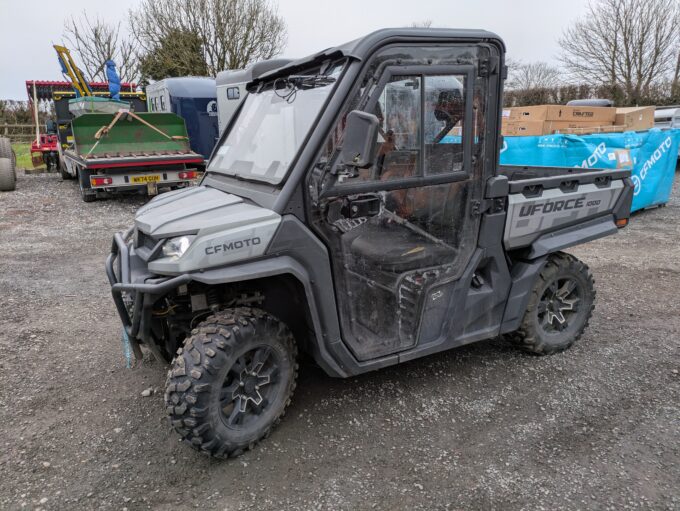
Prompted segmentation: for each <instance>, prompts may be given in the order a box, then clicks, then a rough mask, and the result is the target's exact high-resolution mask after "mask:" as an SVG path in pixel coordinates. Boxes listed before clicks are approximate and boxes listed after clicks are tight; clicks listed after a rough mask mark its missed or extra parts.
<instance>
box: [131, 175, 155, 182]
mask: <svg viewBox="0 0 680 511" xmlns="http://www.w3.org/2000/svg"><path fill="white" fill-rule="evenodd" d="M160 180H161V176H160V174H149V175H148V176H132V177H131V178H130V181H132V182H133V183H157V182H158V181H160Z"/></svg>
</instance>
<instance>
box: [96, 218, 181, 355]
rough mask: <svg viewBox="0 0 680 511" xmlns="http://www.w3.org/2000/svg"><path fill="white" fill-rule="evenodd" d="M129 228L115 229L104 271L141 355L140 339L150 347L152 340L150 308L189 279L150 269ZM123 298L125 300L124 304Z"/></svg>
mask: <svg viewBox="0 0 680 511" xmlns="http://www.w3.org/2000/svg"><path fill="white" fill-rule="evenodd" d="M131 235H132V229H129V230H128V231H125V232H123V233H116V234H114V236H113V243H112V244H111V253H110V254H109V255H108V257H107V258H106V275H107V277H108V279H109V284H111V294H112V295H113V302H114V304H115V305H116V310H117V311H118V315H119V316H120V319H121V321H122V323H123V328H124V329H125V331H126V332H127V335H128V338H129V339H130V342H131V343H132V348H133V350H134V352H135V356H136V357H137V358H141V350H140V349H139V342H140V341H141V342H143V343H145V344H147V345H149V347H150V348H151V349H152V350H153V349H154V348H155V345H154V344H153V342H150V341H151V311H152V308H153V305H154V303H155V302H156V301H157V300H158V298H160V297H161V296H163V295H164V294H166V293H168V292H169V291H172V290H174V289H177V288H178V287H179V286H181V285H183V284H187V283H188V282H189V281H190V280H191V276H190V275H188V274H184V275H179V276H177V277H164V276H158V275H154V274H151V273H149V271H148V269H147V267H146V263H145V262H144V261H143V260H142V259H141V258H140V257H139V256H138V255H137V254H136V253H135V249H134V247H133V245H132V241H131V239H130V238H131ZM126 298H128V299H129V300H128V304H129V305H126Z"/></svg>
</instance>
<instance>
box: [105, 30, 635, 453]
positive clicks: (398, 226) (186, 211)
mask: <svg viewBox="0 0 680 511" xmlns="http://www.w3.org/2000/svg"><path fill="white" fill-rule="evenodd" d="M505 69H506V68H505V65H504V46H503V42H502V41H501V40H500V38H499V37H497V36H496V35H494V34H492V33H489V32H484V31H476V30H449V29H388V30H381V31H378V32H375V33H372V34H370V35H368V36H366V37H363V38H361V39H358V40H356V41H352V42H350V43H347V44H345V45H342V46H339V47H337V48H331V49H328V50H325V51H322V52H320V53H317V54H315V55H312V56H310V57H308V58H305V59H301V60H297V61H293V62H290V63H288V64H286V65H284V66H283V67H281V68H278V69H276V70H274V71H271V72H269V73H266V74H264V75H262V76H259V77H258V78H256V79H254V80H253V81H252V82H250V83H249V85H248V97H247V98H246V99H245V101H244V102H243V103H242V105H241V107H240V109H239V111H238V112H237V114H236V115H235V117H234V118H233V119H232V121H231V123H230V125H229V126H228V127H227V129H225V132H224V133H223V135H222V138H221V140H220V141H219V143H218V144H217V146H216V148H215V151H214V153H213V155H212V157H211V159H210V163H209V165H208V167H207V172H206V174H205V177H204V179H203V181H202V182H201V184H200V186H197V187H193V188H190V189H186V190H181V191H177V192H171V193H167V194H164V195H162V196H160V197H156V198H154V199H153V200H152V201H150V202H149V203H148V204H147V205H145V206H144V207H142V208H141V209H140V210H139V211H138V213H137V215H136V218H135V223H134V227H132V228H131V229H130V230H128V231H126V232H124V233H118V234H116V235H115V237H114V243H113V248H112V253H111V255H110V256H109V258H108V260H107V273H108V277H109V279H110V282H111V285H112V292H113V297H114V301H115V304H116V307H117V310H118V313H119V314H120V317H121V319H122V322H123V325H124V328H125V332H126V336H127V338H129V341H130V342H131V344H132V348H133V350H134V352H135V354H136V355H137V356H141V350H140V344H143V345H145V346H147V347H148V349H150V350H151V351H152V352H153V354H154V355H155V356H156V357H157V358H159V359H161V360H165V361H168V362H170V363H171V364H172V368H171V370H170V373H169V375H168V380H167V389H166V393H165V400H166V404H167V410H168V414H169V416H170V420H171V422H172V425H173V426H174V428H175V429H176V431H177V432H178V433H179V434H180V435H181V436H182V437H183V438H184V439H185V440H186V442H187V443H189V444H190V445H192V446H193V447H194V448H196V449H199V450H201V451H204V452H207V453H209V454H211V455H213V456H217V457H227V456H233V455H238V454H239V453H241V452H243V451H244V450H245V449H248V448H251V447H252V446H253V445H254V444H255V443H256V442H257V441H258V440H260V439H261V438H263V437H264V436H266V435H267V434H268V433H269V432H270V430H271V428H272V427H273V426H274V425H275V424H276V423H277V421H278V420H279V419H280V418H281V416H282V415H283V413H284V411H285V409H286V406H287V405H288V403H289V402H290V399H291V396H292V393H293V389H294V388H295V381H296V376H297V368H298V365H297V359H298V354H299V353H300V352H306V353H308V354H309V355H311V357H312V358H313V359H314V360H315V361H316V363H318V364H319V366H321V367H322V368H323V369H324V370H325V371H326V372H327V373H328V374H329V375H332V376H336V377H347V376H351V375H356V374H359V373H363V372H366V371H371V370H375V369H379V368H382V367H385V366H389V365H393V364H398V363H400V362H404V361H407V360H411V359H414V358H418V357H422V356H425V355H429V354H431V353H435V352H438V351H442V350H446V349H450V348H453V347H456V346H460V345H463V344H467V343H471V342H474V341H479V340H482V339H489V338H493V337H497V336H500V335H504V334H507V335H506V337H508V338H509V339H510V340H511V341H513V342H515V343H517V344H518V345H519V346H520V347H522V348H523V349H525V350H528V351H530V352H533V353H538V354H549V353H555V352H557V351H561V350H564V349H566V348H568V347H569V346H570V345H571V344H572V343H573V342H574V341H575V340H577V339H578V338H579V336H580V335H581V333H582V332H583V330H584V328H585V327H586V325H587V323H588V319H589V317H590V315H591V312H592V309H593V301H594V297H595V292H594V290H593V280H592V277H591V274H590V272H589V271H588V268H587V267H586V266H585V264H583V263H582V262H580V261H579V260H577V259H576V258H574V257H573V256H571V255H568V254H566V253H563V252H561V250H563V249H565V248H567V247H571V246H573V245H576V244H578V243H582V242H586V241H589V240H593V239H596V238H599V237H602V236H606V235H609V234H613V233H615V232H616V230H617V227H621V226H623V225H625V224H626V223H627V221H628V217H629V211H630V204H631V200H632V190H633V189H632V185H631V181H630V179H629V173H628V172H627V171H584V170H582V169H554V168H553V169H546V168H524V167H522V168H499V165H498V156H499V149H500V147H499V146H500V143H501V139H500V136H499V126H500V112H501V100H502V92H503V79H504V75H505Z"/></svg>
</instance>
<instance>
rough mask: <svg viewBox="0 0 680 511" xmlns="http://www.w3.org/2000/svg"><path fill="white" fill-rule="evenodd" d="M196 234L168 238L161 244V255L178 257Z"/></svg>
mask: <svg viewBox="0 0 680 511" xmlns="http://www.w3.org/2000/svg"><path fill="white" fill-rule="evenodd" d="M195 237H196V235H193V234H192V235H188V236H178V237H177V238H170V239H169V240H168V241H166V242H165V243H164V244H163V256H164V257H173V258H175V259H179V258H180V257H182V256H183V255H184V252H186V251H187V249H188V248H189V245H191V242H192V241H194V238H195Z"/></svg>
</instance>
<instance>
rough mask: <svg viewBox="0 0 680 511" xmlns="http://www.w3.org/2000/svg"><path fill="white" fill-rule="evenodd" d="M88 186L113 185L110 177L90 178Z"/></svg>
mask: <svg viewBox="0 0 680 511" xmlns="http://www.w3.org/2000/svg"><path fill="white" fill-rule="evenodd" d="M90 184H91V185H92V186H106V185H110V184H113V178H110V177H95V176H92V177H91V178H90Z"/></svg>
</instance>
